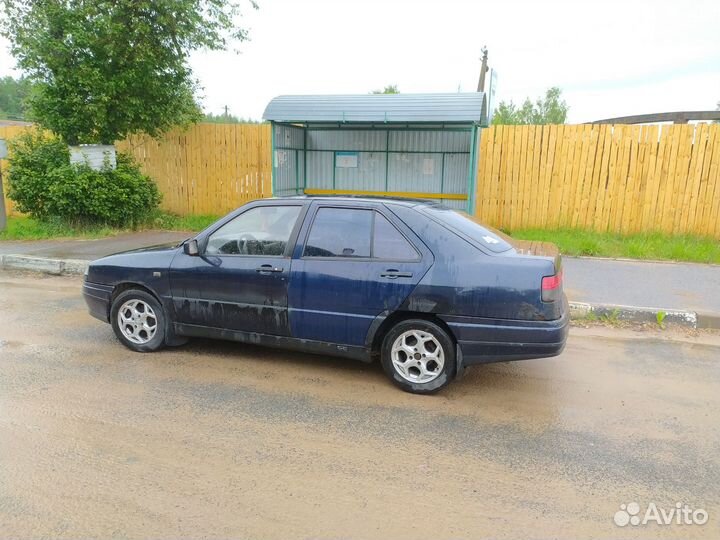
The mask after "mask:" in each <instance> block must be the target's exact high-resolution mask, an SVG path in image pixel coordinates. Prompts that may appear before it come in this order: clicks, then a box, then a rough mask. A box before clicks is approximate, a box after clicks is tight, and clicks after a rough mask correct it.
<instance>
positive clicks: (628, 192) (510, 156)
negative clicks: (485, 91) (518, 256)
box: [476, 124, 720, 238]
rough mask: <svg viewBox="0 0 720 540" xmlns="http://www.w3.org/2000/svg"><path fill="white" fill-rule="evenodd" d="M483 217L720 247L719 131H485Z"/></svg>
mask: <svg viewBox="0 0 720 540" xmlns="http://www.w3.org/2000/svg"><path fill="white" fill-rule="evenodd" d="M479 168H480V170H479V175H478V187H477V194H476V203H477V204H476V213H477V214H478V215H479V216H480V217H481V219H484V220H486V221H488V222H489V223H491V224H493V225H495V226H498V227H503V228H507V229H509V230H511V231H512V230H514V229H519V228H524V227H537V228H557V227H577V228H583V229H593V230H597V231H612V232H620V233H633V232H639V231H662V232H666V233H676V234H681V233H693V234H703V235H712V236H715V237H718V238H720V215H719V214H720V125H718V124H714V125H708V124H700V125H697V126H694V125H665V126H657V125H655V126H628V125H559V126H495V127H491V128H488V129H485V130H483V132H482V138H481V145H480V165H479Z"/></svg>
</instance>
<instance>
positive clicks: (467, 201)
mask: <svg viewBox="0 0 720 540" xmlns="http://www.w3.org/2000/svg"><path fill="white" fill-rule="evenodd" d="M263 118H264V119H265V120H269V121H270V123H271V125H272V150H273V151H272V155H273V157H272V159H273V164H272V165H273V168H272V185H273V195H275V196H282V195H292V194H302V193H306V194H309V195H341V194H351V195H373V196H393V197H414V198H422V199H437V200H440V201H442V202H443V203H445V204H447V205H448V206H450V207H453V208H457V209H462V210H469V211H471V210H472V209H473V208H474V202H475V201H474V195H475V188H476V183H477V169H478V163H477V160H478V146H479V136H480V127H481V126H484V125H486V122H487V105H486V100H485V95H484V94H482V93H479V92H473V93H455V94H361V95H328V96H322V95H308V96H279V97H276V98H275V99H273V100H272V101H271V102H270V103H269V104H268V106H267V108H266V109H265V113H264V114H263Z"/></svg>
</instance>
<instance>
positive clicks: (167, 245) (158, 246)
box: [109, 240, 184, 257]
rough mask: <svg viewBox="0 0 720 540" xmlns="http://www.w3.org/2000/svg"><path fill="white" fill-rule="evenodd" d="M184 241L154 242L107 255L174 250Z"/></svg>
mask: <svg viewBox="0 0 720 540" xmlns="http://www.w3.org/2000/svg"><path fill="white" fill-rule="evenodd" d="M183 242H184V240H183V241H181V242H167V243H165V244H156V245H153V246H146V247H141V248H136V249H129V250H127V251H119V252H118V253H113V254H112V255H109V257H114V256H115V255H127V254H130V253H152V252H156V251H174V250H176V249H177V248H179V247H180V245H181V244H182V243H183Z"/></svg>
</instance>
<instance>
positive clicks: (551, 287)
mask: <svg viewBox="0 0 720 540" xmlns="http://www.w3.org/2000/svg"><path fill="white" fill-rule="evenodd" d="M561 292H562V271H560V272H558V273H557V274H555V275H554V276H545V277H544V278H542V301H543V302H554V301H555V300H557V299H558V298H560V294H561Z"/></svg>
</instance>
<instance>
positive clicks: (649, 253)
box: [511, 229, 720, 264]
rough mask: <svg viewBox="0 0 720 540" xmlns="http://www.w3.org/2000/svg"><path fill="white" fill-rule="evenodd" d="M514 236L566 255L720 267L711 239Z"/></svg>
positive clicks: (570, 232) (555, 232) (719, 247)
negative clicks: (547, 244)
mask: <svg viewBox="0 0 720 540" xmlns="http://www.w3.org/2000/svg"><path fill="white" fill-rule="evenodd" d="M511 234H512V236H513V237H515V238H518V239H522V240H538V241H542V242H552V243H554V244H556V245H557V246H558V248H560V251H561V252H562V253H563V254H565V255H589V256H595V257H622V258H629V259H654V260H673V261H688V262H699V263H714V264H720V242H718V241H717V239H715V238H711V237H707V236H698V235H692V234H685V235H671V234H664V233H659V232H647V233H637V234H627V235H623V234H615V233H608V232H595V231H588V230H583V229H518V230H514V231H512V232H511Z"/></svg>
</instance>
